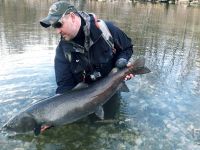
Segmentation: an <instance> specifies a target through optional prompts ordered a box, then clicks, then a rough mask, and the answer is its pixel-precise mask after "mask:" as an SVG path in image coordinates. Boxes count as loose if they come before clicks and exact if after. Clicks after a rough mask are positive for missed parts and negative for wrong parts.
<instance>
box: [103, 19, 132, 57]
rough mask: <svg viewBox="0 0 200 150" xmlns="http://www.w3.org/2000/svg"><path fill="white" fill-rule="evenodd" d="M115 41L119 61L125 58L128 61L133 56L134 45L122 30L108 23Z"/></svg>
mask: <svg viewBox="0 0 200 150" xmlns="http://www.w3.org/2000/svg"><path fill="white" fill-rule="evenodd" d="M106 25H107V26H108V28H109V30H110V32H111V35H112V37H113V41H114V47H115V49H116V55H117V59H119V58H124V59H126V60H127V61H128V60H129V59H130V57H131V56H132V54H133V44H132V40H131V38H129V37H128V36H127V35H126V34H125V33H124V32H123V31H122V30H121V29H119V28H118V27H116V26H115V25H114V24H113V23H111V22H106Z"/></svg>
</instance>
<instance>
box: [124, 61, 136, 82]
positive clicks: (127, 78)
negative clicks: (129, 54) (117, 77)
mask: <svg viewBox="0 0 200 150" xmlns="http://www.w3.org/2000/svg"><path fill="white" fill-rule="evenodd" d="M131 65H132V64H131V62H128V63H127V65H126V66H127V67H130V66H131ZM133 77H134V75H133V74H132V73H131V74H129V75H127V76H126V77H125V81H127V80H130V79H131V78H133Z"/></svg>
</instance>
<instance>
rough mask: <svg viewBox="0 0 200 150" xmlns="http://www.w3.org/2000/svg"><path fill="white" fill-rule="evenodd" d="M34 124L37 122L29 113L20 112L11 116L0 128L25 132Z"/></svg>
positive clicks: (33, 127) (34, 125)
mask: <svg viewBox="0 0 200 150" xmlns="http://www.w3.org/2000/svg"><path fill="white" fill-rule="evenodd" d="M36 126H37V122H36V120H35V119H34V117H33V116H32V115H29V114H28V113H20V114H18V115H16V116H14V117H13V118H11V119H10V120H9V121H8V122H7V123H6V124H5V125H4V126H3V127H2V128H3V130H6V131H14V132H17V133H25V132H29V131H33V130H34V129H35V127H36Z"/></svg>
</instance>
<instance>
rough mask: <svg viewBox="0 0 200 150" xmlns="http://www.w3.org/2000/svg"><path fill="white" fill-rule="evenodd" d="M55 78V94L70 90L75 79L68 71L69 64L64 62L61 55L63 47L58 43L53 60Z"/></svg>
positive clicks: (62, 54)
mask: <svg viewBox="0 0 200 150" xmlns="http://www.w3.org/2000/svg"><path fill="white" fill-rule="evenodd" d="M54 67H55V77H56V83H57V89H56V94H58V93H59V94H61V93H64V92H65V91H68V90H71V89H72V88H73V87H74V86H75V85H76V83H75V79H74V78H73V74H72V73H71V70H70V63H69V62H68V61H67V60H66V58H65V56H64V53H63V46H62V44H61V42H60V44H59V45H58V47H57V48H56V55H55V59H54Z"/></svg>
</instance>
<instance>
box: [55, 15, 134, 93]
mask: <svg viewBox="0 0 200 150" xmlns="http://www.w3.org/2000/svg"><path fill="white" fill-rule="evenodd" d="M106 25H107V27H108V29H109V31H110V33H111V35H112V38H113V41H114V47H115V50H116V52H114V53H113V49H112V48H111V47H110V46H109V45H108V44H107V43H106V41H105V40H104V38H103V37H102V36H101V35H102V32H101V30H100V29H98V28H97V27H96V25H95V22H94V19H93V18H91V20H90V39H91V40H92V42H93V44H92V45H91V46H90V47H89V52H87V51H86V50H85V49H84V44H83V42H80V41H79V42H76V41H77V40H76V41H75V42H73V41H72V42H68V41H65V40H63V39H62V38H61V41H60V43H59V45H58V47H57V49H56V56H55V75H56V83H57V86H58V87H57V90H56V93H63V92H65V91H68V90H70V89H72V88H73V87H74V86H75V85H76V84H77V83H79V82H81V81H83V80H85V82H88V83H90V82H91V80H90V79H89V78H88V76H89V75H90V74H92V73H93V72H94V71H97V72H100V73H101V77H104V76H106V75H107V74H108V73H109V72H110V71H111V69H112V68H113V67H114V65H115V62H116V60H117V59H119V58H125V59H126V60H129V58H130V57H131V55H132V53H133V49H132V46H133V45H132V43H131V39H130V38H129V37H128V36H127V35H126V34H125V33H124V32H123V31H121V30H120V29H119V28H118V27H116V26H114V25H113V24H112V23H111V22H106ZM80 30H82V29H80ZM76 39H77V38H76ZM81 39H83V38H80V40H81ZM67 54H70V55H67Z"/></svg>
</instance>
